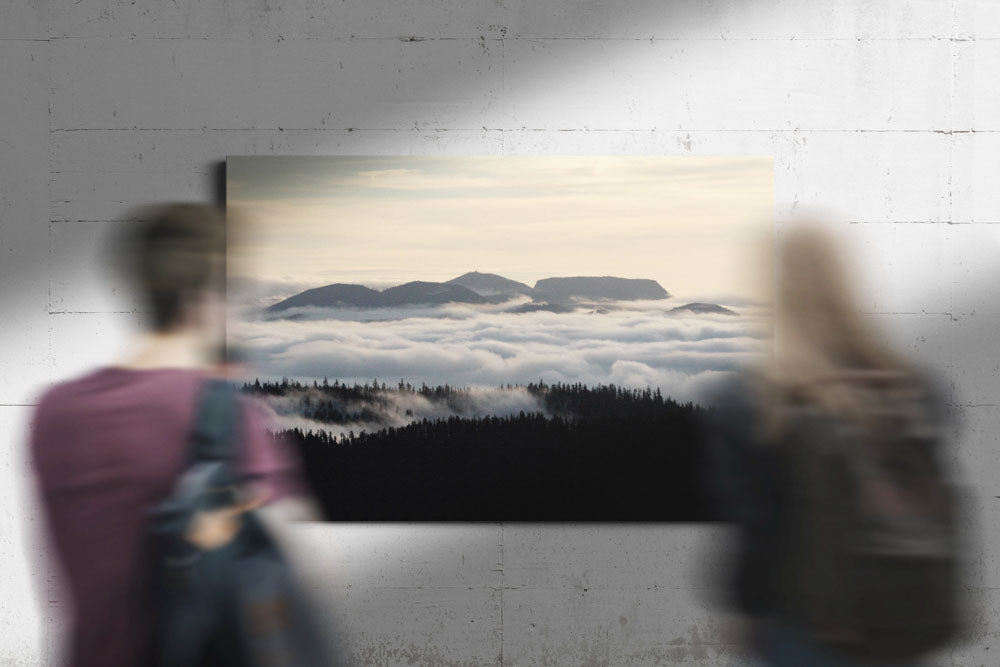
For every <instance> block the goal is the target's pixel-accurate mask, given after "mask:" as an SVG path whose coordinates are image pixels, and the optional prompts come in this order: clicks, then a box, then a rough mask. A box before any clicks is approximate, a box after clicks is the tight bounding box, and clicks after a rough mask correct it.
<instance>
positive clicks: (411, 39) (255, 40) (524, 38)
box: [0, 34, 1000, 44]
mask: <svg viewBox="0 0 1000 667" xmlns="http://www.w3.org/2000/svg"><path fill="white" fill-rule="evenodd" d="M95 39H100V38H99V37H93V36H75V35H58V36H55V37H46V38H19V37H0V41H11V42H73V41H78V42H89V41H94V40H95ZM503 40H513V41H521V42H646V43H656V42H971V41H985V42H989V41H1000V37H981V38H976V39H975V40H973V38H971V37H942V36H935V35H924V36H919V37H860V36H847V35H845V36H842V37H795V36H788V37H655V36H649V37H608V36H605V35H573V36H545V35H511V36H507V35H501V36H498V37H492V36H491V37H487V36H485V35H482V34H477V35H463V36H456V37H430V36H425V35H382V36H376V35H367V36H365V35H341V36H338V37H304V36H299V37H291V38H288V37H284V36H283V35H273V36H267V37H245V38H239V37H235V38H234V37H226V36H202V37H190V36H186V35H168V36H162V35H160V36H145V37H140V36H135V37H132V38H130V39H128V40H122V41H123V42H124V41H128V42H133V41H162V42H224V43H229V44H234V43H235V44H239V43H244V44H267V43H281V42H289V43H295V42H306V43H308V42H327V43H329V42H389V41H398V42H403V43H407V44H409V43H414V44H417V43H420V42H481V41H492V42H499V41H503Z"/></svg>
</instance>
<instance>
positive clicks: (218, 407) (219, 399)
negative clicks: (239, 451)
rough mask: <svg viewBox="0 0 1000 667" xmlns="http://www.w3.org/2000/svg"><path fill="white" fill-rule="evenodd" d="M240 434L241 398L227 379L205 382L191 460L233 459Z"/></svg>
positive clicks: (191, 450)
mask: <svg viewBox="0 0 1000 667" xmlns="http://www.w3.org/2000/svg"><path fill="white" fill-rule="evenodd" d="M238 437H239V400H238V396H237V393H236V388H235V387H233V386H232V385H231V384H230V383H229V382H227V381H226V380H219V379H209V380H205V381H204V382H203V383H202V386H201V389H200V391H199V397H198V404H197V407H196V409H195V419H194V426H193V428H192V430H191V439H190V442H191V447H190V454H189V455H190V463H207V462H215V461H232V460H233V459H234V457H235V456H236V442H237V439H238Z"/></svg>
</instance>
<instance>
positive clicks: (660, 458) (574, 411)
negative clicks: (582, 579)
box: [243, 379, 708, 521]
mask: <svg viewBox="0 0 1000 667" xmlns="http://www.w3.org/2000/svg"><path fill="white" fill-rule="evenodd" d="M521 387H522V388H524V389H526V390H527V391H528V392H529V393H531V394H532V395H533V396H535V397H536V398H537V399H538V401H539V404H540V405H541V406H543V408H544V412H520V413H519V414H516V415H510V416H505V417H474V418H467V417H456V416H453V417H449V418H447V419H440V420H434V421H431V420H427V419H423V420H419V421H414V422H413V423H410V424H408V425H405V426H399V427H396V426H387V427H385V428H381V429H379V430H377V431H369V432H359V433H354V432H353V431H351V432H349V433H348V434H346V435H341V436H334V435H331V434H329V433H327V432H326V431H322V430H318V431H312V430H309V431H303V430H301V429H298V428H295V429H291V430H287V431H282V433H281V435H282V436H283V437H286V438H288V439H289V440H290V441H291V442H292V443H294V445H295V446H296V447H297V448H298V450H299V451H300V453H301V456H302V459H303V463H304V468H305V472H306V476H307V479H308V481H309V483H310V485H311V486H312V488H313V491H314V493H315V495H316V497H317V499H318V500H319V502H320V504H321V505H322V507H323V510H324V512H325V515H326V518H327V519H328V520H332V521H378V520H396V521H500V520H503V521H555V520H558V521H703V520H706V519H707V518H708V515H707V512H706V511H705V503H704V502H703V499H702V497H701V493H700V487H701V484H700V483H699V482H700V480H699V471H700V469H701V468H702V465H701V461H700V450H701V448H700V446H699V438H698V431H699V429H698V424H699V423H700V421H701V418H702V417H703V412H704V410H703V408H700V407H698V406H696V405H693V404H691V403H687V404H681V403H678V402H676V401H673V400H671V399H669V398H666V397H664V396H662V394H661V393H660V392H659V390H653V389H648V388H647V389H628V388H623V387H617V386H614V385H602V386H596V387H588V386H586V385H583V384H579V383H578V384H553V385H548V384H544V383H537V384H535V383H532V384H527V385H522V386H521ZM505 388H507V389H514V388H515V387H512V386H507V387H505ZM243 390H244V391H246V392H248V393H253V394H261V395H264V396H293V397H297V399H298V403H297V405H298V407H299V409H300V411H301V413H302V414H303V416H307V417H309V418H310V419H313V420H315V421H319V422H323V423H327V424H351V423H354V422H356V421H365V422H375V421H377V420H378V416H379V412H380V411H382V410H386V409H392V404H393V400H392V396H393V394H394V393H404V392H411V393H419V394H421V395H422V396H424V397H425V398H427V399H428V400H430V401H434V402H440V403H444V404H449V405H455V406H459V405H460V404H461V401H462V399H463V396H465V395H467V393H468V390H466V389H464V388H455V387H450V386H448V385H444V386H437V387H429V386H427V385H421V386H420V387H415V386H413V385H410V384H408V383H405V382H400V383H399V384H397V385H386V384H379V383H378V382H374V383H371V384H367V383H366V384H363V385H358V384H354V385H346V384H341V383H340V382H337V381H334V383H332V384H330V383H329V382H327V381H324V382H322V383H319V382H316V383H313V384H311V385H309V384H302V383H299V382H297V381H294V380H287V379H285V380H282V381H281V382H264V383H261V382H260V381H255V382H254V383H248V384H245V385H244V387H243Z"/></svg>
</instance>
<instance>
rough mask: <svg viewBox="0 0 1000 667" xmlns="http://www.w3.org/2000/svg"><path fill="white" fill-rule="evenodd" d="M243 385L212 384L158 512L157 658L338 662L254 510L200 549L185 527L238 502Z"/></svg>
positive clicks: (181, 663)
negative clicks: (223, 539) (219, 542)
mask: <svg viewBox="0 0 1000 667" xmlns="http://www.w3.org/2000/svg"><path fill="white" fill-rule="evenodd" d="M239 417H240V408H239V401H238V396H237V392H236V389H235V388H234V387H232V386H231V385H230V384H229V383H228V382H225V381H223V380H208V381H206V382H205V383H204V385H203V388H202V391H201V395H200V397H199V403H198V407H197V410H196V417H195V424H194V428H193V431H192V434H191V449H190V463H189V466H188V468H187V469H186V470H185V471H184V472H183V474H182V475H181V476H180V478H179V479H178V480H177V482H176V484H175V485H174V488H173V490H172V492H171V493H170V495H169V496H168V497H167V498H166V499H165V500H163V501H162V502H161V503H160V504H158V505H157V506H156V507H155V508H154V509H153V510H152V512H151V517H150V526H151V530H152V534H153V554H154V563H153V568H152V571H153V582H152V584H153V585H152V588H153V592H154V603H155V609H154V611H155V616H156V626H155V633H154V642H153V659H152V662H153V663H154V664H156V665H159V666H160V667H194V666H197V665H222V666H225V667H229V666H235V665H247V666H256V665H260V666H264V665H267V666H268V667H271V666H279V665H295V666H296V667H298V666H300V665H301V666H304V667H313V666H317V667H319V666H320V665H323V666H325V665H329V664H332V659H331V656H330V655H329V652H328V649H327V648H326V646H325V645H324V643H323V640H322V639H321V638H320V636H319V633H318V632H317V627H316V624H315V621H314V618H313V615H312V612H311V610H310V609H309V607H308V604H307V602H306V600H305V597H304V596H303V594H302V592H301V589H300V588H299V586H298V584H297V583H296V582H295V580H294V577H293V574H292V570H291V568H290V567H289V564H288V561H287V560H286V558H285V557H284V555H283V554H282V552H281V551H280V549H279V548H278V545H277V544H276V543H275V541H274V539H273V538H272V537H271V535H270V534H269V533H268V531H267V529H266V527H265V525H264V523H263V522H262V520H261V518H260V517H259V516H258V515H257V514H256V513H255V512H254V511H252V510H251V511H247V512H244V513H242V514H240V515H238V517H237V520H239V521H240V525H239V527H238V529H237V532H236V534H235V536H234V537H233V539H231V540H230V541H229V542H228V543H226V544H224V545H223V546H221V547H218V548H214V549H210V550H201V549H199V548H198V547H196V546H195V545H194V544H192V543H191V542H189V541H188V540H187V539H186V537H185V535H186V533H187V532H188V529H189V527H190V526H191V524H192V521H193V520H196V518H197V513H198V512H199V511H205V510H215V509H220V508H225V507H229V506H233V505H235V504H237V503H238V502H239V500H240V493H241V490H240V482H241V480H240V477H239V475H238V474H237V471H236V469H235V466H234V461H235V456H236V445H237V443H238V442H239V436H240V433H239V424H240V423H241V420H240V419H239Z"/></svg>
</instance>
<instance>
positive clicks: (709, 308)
mask: <svg viewBox="0 0 1000 667" xmlns="http://www.w3.org/2000/svg"><path fill="white" fill-rule="evenodd" d="M670 312H671V313H681V312H686V313H695V314H697V315H735V314H736V311H735V310H730V309H728V308H726V307H725V306H720V305H718V304H714V303H698V302H695V303H685V304H684V305H683V306H677V307H676V308H671V309H670Z"/></svg>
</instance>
